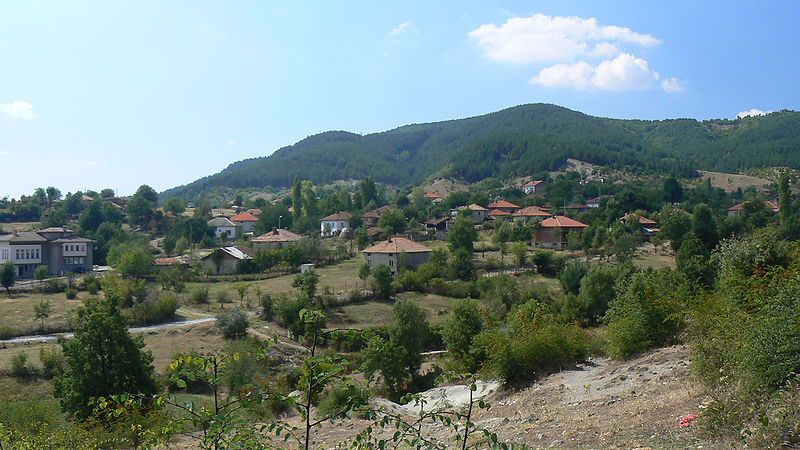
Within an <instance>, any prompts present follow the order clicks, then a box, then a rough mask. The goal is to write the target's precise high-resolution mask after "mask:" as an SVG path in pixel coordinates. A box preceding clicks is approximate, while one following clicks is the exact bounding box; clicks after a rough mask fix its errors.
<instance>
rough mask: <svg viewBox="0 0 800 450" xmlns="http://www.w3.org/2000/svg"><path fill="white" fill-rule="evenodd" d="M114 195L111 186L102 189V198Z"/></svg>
mask: <svg viewBox="0 0 800 450" xmlns="http://www.w3.org/2000/svg"><path fill="white" fill-rule="evenodd" d="M113 197H114V190H113V189H110V188H105V189H103V190H102V191H100V198H104V199H105V198H113Z"/></svg>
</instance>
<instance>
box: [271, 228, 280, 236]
mask: <svg viewBox="0 0 800 450" xmlns="http://www.w3.org/2000/svg"><path fill="white" fill-rule="evenodd" d="M272 234H274V235H276V236H277V235H278V234H279V233H278V229H277V228H275V227H273V228H272Z"/></svg>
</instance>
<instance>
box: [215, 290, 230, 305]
mask: <svg viewBox="0 0 800 450" xmlns="http://www.w3.org/2000/svg"><path fill="white" fill-rule="evenodd" d="M217 303H219V306H220V307H223V308H224V307H225V303H232V301H231V298H230V296H229V295H228V292H227V291H218V292H217Z"/></svg>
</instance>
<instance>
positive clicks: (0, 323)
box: [0, 292, 90, 334]
mask: <svg viewBox="0 0 800 450" xmlns="http://www.w3.org/2000/svg"><path fill="white" fill-rule="evenodd" d="M88 297H90V295H89V294H88V293H87V292H80V293H79V294H78V298H76V299H75V300H67V297H66V296H65V295H64V293H57V294H44V293H15V294H14V295H13V296H12V297H11V298H9V297H8V296H7V295H5V294H2V296H0V318H2V319H0V328H5V327H7V328H8V329H9V330H10V331H11V332H12V333H14V334H30V333H36V332H38V331H39V330H40V326H41V322H40V321H38V320H36V319H35V318H34V314H33V305H35V304H36V303H38V302H40V301H42V300H48V301H49V302H50V307H51V312H50V317H49V318H48V319H47V320H45V327H57V328H59V329H60V328H63V327H65V326H67V325H68V323H69V319H70V315H71V313H72V311H74V310H75V309H77V308H78V307H79V306H81V301H82V300H83V299H85V298H88Z"/></svg>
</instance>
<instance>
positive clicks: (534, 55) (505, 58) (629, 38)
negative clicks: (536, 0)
mask: <svg viewBox="0 0 800 450" xmlns="http://www.w3.org/2000/svg"><path fill="white" fill-rule="evenodd" d="M468 36H469V37H470V38H471V39H473V40H474V41H476V42H477V44H478V47H480V48H481V50H483V56H485V57H486V58H488V59H490V60H492V61H502V62H510V63H515V64H530V63H553V62H567V61H573V60H575V59H577V58H581V57H589V56H595V57H609V56H612V55H613V54H615V53H618V52H619V50H617V49H618V46H619V45H622V44H631V45H637V46H643V47H651V46H654V45H658V44H660V43H661V41H660V40H659V39H657V38H655V37H654V36H651V35H649V34H642V33H637V32H634V31H633V30H631V29H630V28H625V27H619V26H615V25H600V24H599V23H598V22H597V19H596V18H594V17H592V18H588V19H583V18H580V17H574V16H572V17H565V16H547V15H544V14H534V15H532V16H530V17H512V18H511V19H508V20H507V21H506V22H505V23H504V24H502V25H500V26H498V25H496V24H494V23H488V24H485V25H481V26H480V27H478V28H477V29H475V30H473V31H471V32H470V33H469V34H468Z"/></svg>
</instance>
